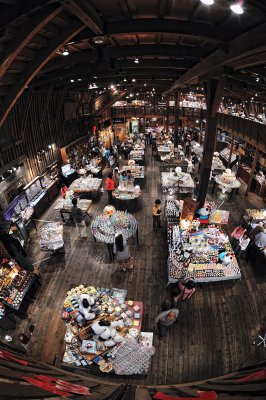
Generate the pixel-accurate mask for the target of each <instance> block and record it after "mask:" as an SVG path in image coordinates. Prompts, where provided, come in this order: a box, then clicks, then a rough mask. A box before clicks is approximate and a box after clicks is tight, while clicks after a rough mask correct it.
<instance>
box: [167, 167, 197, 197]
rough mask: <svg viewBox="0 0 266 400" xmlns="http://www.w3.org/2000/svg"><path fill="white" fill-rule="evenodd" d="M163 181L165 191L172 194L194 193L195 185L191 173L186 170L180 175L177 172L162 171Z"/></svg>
mask: <svg viewBox="0 0 266 400" xmlns="http://www.w3.org/2000/svg"><path fill="white" fill-rule="evenodd" d="M161 183H162V190H163V192H164V193H167V192H172V194H179V193H187V194H192V193H193V190H194V186H195V185H194V182H193V179H192V177H191V175H190V174H188V173H186V172H182V173H181V174H178V175H177V174H176V173H175V172H162V173H161Z"/></svg>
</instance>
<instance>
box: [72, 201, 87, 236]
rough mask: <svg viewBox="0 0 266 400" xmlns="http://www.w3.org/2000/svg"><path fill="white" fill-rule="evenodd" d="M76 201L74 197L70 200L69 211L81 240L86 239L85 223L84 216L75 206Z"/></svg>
mask: <svg viewBox="0 0 266 400" xmlns="http://www.w3.org/2000/svg"><path fill="white" fill-rule="evenodd" d="M77 203H78V200H77V198H76V197H74V198H73V199H72V204H73V206H72V209H71V214H72V217H73V219H74V222H75V224H76V227H77V231H78V232H79V234H80V237H81V238H86V237H87V231H86V223H85V221H84V219H85V215H84V214H83V212H82V210H81V209H80V208H79V207H78V206H77Z"/></svg>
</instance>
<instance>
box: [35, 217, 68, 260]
mask: <svg viewBox="0 0 266 400" xmlns="http://www.w3.org/2000/svg"><path fill="white" fill-rule="evenodd" d="M39 234H40V245H41V249H42V250H48V251H52V252H53V253H56V254H58V253H60V250H61V249H63V247H64V240H63V234H64V228H63V225H62V224H60V223H59V222H49V223H48V224H45V225H44V226H42V227H41V228H40V230H39Z"/></svg>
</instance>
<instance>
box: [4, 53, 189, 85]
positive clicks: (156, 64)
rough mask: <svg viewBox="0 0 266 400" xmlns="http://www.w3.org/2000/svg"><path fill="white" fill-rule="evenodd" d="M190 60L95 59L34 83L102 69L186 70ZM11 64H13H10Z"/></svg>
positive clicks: (98, 71) (40, 78)
mask: <svg viewBox="0 0 266 400" xmlns="http://www.w3.org/2000/svg"><path fill="white" fill-rule="evenodd" d="M191 65H192V64H191V61H186V60H184V61H182V60H159V59H154V60H143V59H142V60H141V62H140V63H139V64H135V63H134V62H133V61H132V60H130V61H114V62H113V63H112V62H111V61H104V62H102V61H97V62H95V63H93V64H89V65H88V64H87V63H83V64H80V65H77V66H74V67H70V68H67V69H61V70H60V71H53V72H48V73H46V74H44V75H43V76H40V77H38V78H36V81H35V85H36V86H40V85H43V84H47V83H49V82H53V81H58V80H61V78H75V77H82V76H83V75H85V76H86V75H88V74H92V75H97V76H98V75H99V74H101V72H102V71H104V70H110V69H112V68H113V69H114V70H120V71H121V72H124V71H127V72H128V74H131V73H134V71H136V70H138V69H139V68H142V69H147V70H148V71H147V72H149V69H151V68H155V69H158V70H161V71H164V72H165V71H166V70H168V69H171V70H176V71H182V70H187V69H188V68H190V67H191ZM12 66H13V65H12ZM165 73H166V72H165Z"/></svg>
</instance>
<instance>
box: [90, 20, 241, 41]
mask: <svg viewBox="0 0 266 400" xmlns="http://www.w3.org/2000/svg"><path fill="white" fill-rule="evenodd" d="M215 28H216V27H215ZM158 32H159V33H173V34H176V35H182V36H187V37H197V38H200V39H204V40H206V41H208V42H215V43H217V42H219V43H225V42H227V41H228V40H230V39H231V38H232V37H234V36H236V35H237V34H239V32H240V31H239V30H238V29H236V28H235V29H234V28H233V29H232V30H230V32H226V31H224V30H222V29H214V26H212V25H210V24H204V23H201V22H194V21H177V20H176V19H163V18H156V19H155V18H138V19H130V20H125V21H108V22H107V23H106V30H105V33H106V34H107V35H122V34H132V33H158ZM84 34H85V33H84Z"/></svg>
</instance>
